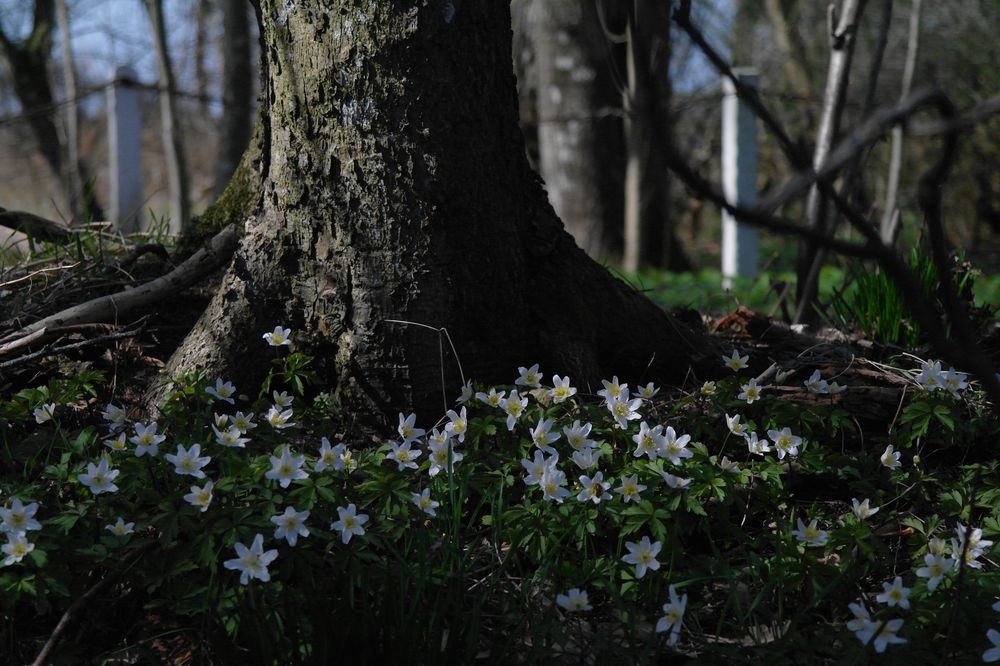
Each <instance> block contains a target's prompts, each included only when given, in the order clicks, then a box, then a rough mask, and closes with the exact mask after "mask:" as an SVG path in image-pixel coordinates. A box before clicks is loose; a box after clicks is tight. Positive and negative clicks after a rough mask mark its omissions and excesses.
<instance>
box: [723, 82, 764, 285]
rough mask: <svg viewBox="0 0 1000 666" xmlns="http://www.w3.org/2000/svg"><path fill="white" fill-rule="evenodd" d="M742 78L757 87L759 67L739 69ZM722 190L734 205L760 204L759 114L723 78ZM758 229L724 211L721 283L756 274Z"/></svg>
mask: <svg viewBox="0 0 1000 666" xmlns="http://www.w3.org/2000/svg"><path fill="white" fill-rule="evenodd" d="M733 73H734V74H736V76H737V78H739V80H740V81H741V82H742V83H744V84H746V85H748V86H753V87H756V86H757V70H755V69H752V68H736V69H734V70H733ZM722 91H723V94H724V97H723V100H722V192H723V194H724V195H725V197H726V200H727V201H729V203H731V204H735V205H738V206H744V207H747V208H751V207H753V206H754V205H755V204H756V203H757V117H756V116H755V115H754V113H753V111H752V110H751V109H750V107H748V106H747V105H746V104H744V103H743V101H742V100H740V98H739V97H738V96H737V95H736V89H735V87H734V86H733V84H732V81H730V80H729V79H728V78H723V79H722ZM757 236H758V233H757V229H755V228H753V227H750V226H747V225H745V224H740V223H739V222H737V221H736V218H734V217H733V216H732V215H730V214H729V213H727V212H725V211H723V213H722V286H723V288H725V289H729V288H731V287H732V284H733V278H734V277H747V278H754V277H757V270H758V257H757V254H758V251H757Z"/></svg>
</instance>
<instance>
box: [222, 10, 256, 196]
mask: <svg viewBox="0 0 1000 666" xmlns="http://www.w3.org/2000/svg"><path fill="white" fill-rule="evenodd" d="M220 6H221V8H222V66H223V77H222V80H223V84H222V86H223V91H222V103H223V106H224V109H225V110H224V112H223V114H222V128H221V129H222V132H221V134H222V137H221V142H220V145H219V162H218V166H217V167H216V170H215V194H216V196H219V195H220V194H222V192H223V190H225V189H226V184H227V183H228V182H229V179H230V178H231V177H232V175H233V172H234V171H235V170H236V165H237V164H239V163H240V158H241V157H242V155H243V151H244V150H246V147H247V144H248V143H249V141H250V132H251V130H252V127H253V126H252V123H253V108H252V107H253V63H252V62H251V57H252V56H251V54H250V17H249V9H250V6H249V4H248V3H247V1H246V0H222V2H221V3H220Z"/></svg>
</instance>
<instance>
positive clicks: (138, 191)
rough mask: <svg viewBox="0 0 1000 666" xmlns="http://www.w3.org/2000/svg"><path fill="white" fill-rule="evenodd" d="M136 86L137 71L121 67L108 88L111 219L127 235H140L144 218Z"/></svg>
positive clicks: (139, 106)
mask: <svg viewBox="0 0 1000 666" xmlns="http://www.w3.org/2000/svg"><path fill="white" fill-rule="evenodd" d="M137 83H138V76H137V75H136V73H135V70H133V69H132V68H131V67H128V66H122V67H119V68H117V69H116V70H115V78H114V81H113V82H112V85H111V87H109V88H108V144H109V145H108V154H109V155H110V156H111V165H110V169H109V171H110V174H109V176H110V181H111V219H112V221H113V222H114V223H115V225H116V226H117V228H118V229H119V230H120V231H123V232H125V233H129V232H133V231H138V230H139V229H140V228H141V222H140V220H141V216H142V107H141V104H140V101H141V100H140V96H141V95H142V91H141V90H140V89H139V87H138V85H137Z"/></svg>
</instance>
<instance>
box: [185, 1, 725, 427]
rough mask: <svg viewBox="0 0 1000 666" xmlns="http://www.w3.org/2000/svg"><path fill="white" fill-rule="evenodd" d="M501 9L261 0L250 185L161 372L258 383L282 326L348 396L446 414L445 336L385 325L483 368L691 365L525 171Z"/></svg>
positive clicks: (581, 379)
mask: <svg viewBox="0 0 1000 666" xmlns="http://www.w3.org/2000/svg"><path fill="white" fill-rule="evenodd" d="M411 5H412V6H411ZM509 11H510V8H509V4H508V3H506V2H462V3H459V2H455V1H454V0H420V1H417V2H413V3H382V2H377V3H376V2H370V1H368V0H337V1H331V0H299V1H298V2H296V3H295V4H290V3H286V2H283V1H281V0H261V2H260V8H259V14H258V16H259V17H263V19H262V20H261V21H260V23H261V26H260V27H261V40H262V72H263V87H264V88H263V95H262V97H263V100H262V103H263V104H264V105H265V107H266V108H265V109H264V110H263V111H262V113H261V115H260V117H261V118H262V121H263V122H264V125H263V126H262V128H260V129H261V131H262V133H263V137H262V140H261V145H262V146H263V159H262V161H261V163H260V165H259V169H260V171H259V172H260V174H261V179H262V188H261V190H260V191H261V192H262V195H261V197H260V201H259V204H258V205H257V206H256V212H255V213H254V214H253V215H252V216H250V219H249V220H248V221H247V223H246V225H245V229H246V231H245V234H244V236H243V238H242V240H241V242H240V245H239V247H238V249H237V251H236V253H235V256H234V259H233V262H232V264H231V266H230V268H229V270H228V271H227V273H226V274H225V276H224V278H223V281H222V284H221V286H220V288H219V290H218V292H217V294H216V295H215V297H214V299H213V300H212V302H211V303H210V305H209V307H208V308H207V310H206V312H205V313H204V315H203V316H202V318H201V320H200V321H199V322H198V324H197V325H196V326H195V328H194V330H192V332H191V333H190V334H189V336H188V338H187V339H186V340H185V341H184V343H183V344H182V345H181V347H180V348H179V349H178V350H177V352H176V353H175V354H174V356H173V358H172V359H171V361H170V363H169V370H170V371H171V372H173V373H176V372H178V371H181V370H185V369H191V368H195V367H200V368H206V369H207V370H208V372H209V373H210V374H212V375H215V374H219V375H223V376H226V377H227V378H230V379H232V380H234V381H235V382H236V383H237V386H240V385H241V384H242V385H244V386H249V385H252V383H253V382H257V381H259V380H260V379H261V377H262V376H263V373H264V372H265V370H266V367H265V366H266V364H265V363H263V362H255V363H252V362H248V359H260V358H261V357H262V355H263V352H264V351H265V350H266V347H265V346H264V345H265V343H264V341H263V340H262V339H261V335H262V334H263V333H264V332H265V331H267V330H271V329H272V328H273V327H274V326H275V325H276V324H282V325H285V326H291V327H292V328H293V329H294V330H295V331H296V334H295V336H294V339H295V344H296V346H297V348H299V349H302V350H303V351H306V352H308V353H310V354H312V355H314V356H315V357H316V358H317V364H318V367H317V370H318V373H319V376H320V378H321V380H322V381H323V382H324V384H325V385H326V386H327V387H329V388H330V389H331V390H333V391H334V396H335V398H336V399H337V400H338V401H339V402H340V404H341V405H343V406H345V407H347V408H353V409H356V410H359V413H361V414H365V413H370V414H375V415H378V414H382V415H391V414H394V413H395V411H398V410H399V409H400V408H402V407H403V406H406V405H411V406H415V407H417V408H418V409H419V408H430V409H435V408H437V409H439V408H440V405H441V402H440V396H441V390H442V387H441V379H440V377H441V367H440V365H441V361H440V356H439V349H440V348H439V342H440V341H439V338H438V335H437V334H435V333H434V332H433V331H427V330H426V329H423V328H420V327H416V326H408V325H403V324H395V323H390V322H388V321H387V320H389V319H396V320H406V321H412V322H419V323H422V324H427V325H430V326H434V327H442V326H443V327H446V328H447V330H448V332H449V334H450V336H451V338H452V340H453V341H454V343H455V346H456V348H457V351H458V354H459V355H460V357H461V361H462V365H463V368H464V371H465V374H466V376H467V377H474V378H476V379H479V380H483V381H510V380H511V379H512V378H513V373H514V372H515V368H516V367H517V366H518V365H524V364H530V363H534V362H539V363H541V364H542V369H543V371H545V372H547V373H560V374H567V373H568V374H569V375H570V376H571V377H572V378H573V381H574V383H575V385H577V386H580V387H581V388H582V390H583V391H587V390H588V389H590V390H593V389H594V388H595V384H598V383H599V382H598V380H599V378H600V377H601V376H606V375H610V374H611V373H618V374H619V376H622V375H624V376H628V377H631V378H633V379H635V380H637V379H639V378H640V376H643V375H645V376H648V377H649V378H650V379H653V378H656V379H659V380H664V381H669V380H680V379H681V378H682V377H683V375H684V374H685V372H686V370H687V368H688V365H689V363H690V362H691V360H692V358H696V357H699V356H700V355H701V353H702V351H703V349H704V347H705V345H706V343H705V340H704V338H703V337H702V336H701V334H700V333H698V332H695V331H692V330H690V329H688V328H687V327H685V326H684V325H682V324H680V323H679V322H677V321H675V320H674V319H673V318H671V317H670V316H668V315H667V314H666V313H664V312H663V311H662V310H660V309H659V308H657V307H656V306H655V305H653V304H652V303H651V302H649V301H648V300H647V299H646V298H645V297H643V296H642V295H641V294H639V293H637V292H636V291H634V290H633V289H631V288H630V287H628V286H627V285H625V284H623V283H621V282H619V281H617V280H615V279H613V278H612V277H611V276H610V275H609V274H608V273H607V271H605V270H604V269H603V268H602V267H601V266H599V265H598V264H596V263H594V262H593V261H592V260H590V259H588V258H587V257H586V255H585V254H584V253H583V251H582V250H581V249H580V248H579V247H577V246H576V245H575V243H574V242H573V239H572V237H571V236H570V235H569V234H567V233H566V232H565V230H564V229H563V227H562V225H561V224H560V222H559V220H558V218H557V217H556V216H555V214H554V213H553V211H552V208H551V206H550V205H549V204H548V202H547V200H546V197H545V192H544V191H543V190H542V188H541V186H540V184H539V182H538V179H537V177H536V176H535V174H534V173H533V172H532V170H531V169H530V168H529V166H528V163H527V160H526V158H525V155H524V144H523V138H522V136H521V132H520V130H519V128H518V123H517V99H516V91H515V82H514V77H513V74H512V66H511V52H510V48H511V33H510V14H509ZM445 348H447V345H445ZM647 366H648V367H647ZM444 371H445V375H446V378H447V379H446V381H447V387H446V388H447V390H448V392H449V393H450V394H453V395H457V390H458V371H457V367H456V364H455V362H454V359H452V358H450V357H446V358H445V359H444Z"/></svg>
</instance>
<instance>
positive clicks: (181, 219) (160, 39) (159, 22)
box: [146, 0, 191, 234]
mask: <svg viewBox="0 0 1000 666" xmlns="http://www.w3.org/2000/svg"><path fill="white" fill-rule="evenodd" d="M146 11H147V13H148V14H149V20H150V24H151V27H152V30H153V50H154V51H155V52H156V79H157V81H159V83H160V86H159V87H160V91H159V93H160V94H159V97H160V126H161V131H162V134H163V152H164V161H166V163H167V183H168V187H169V188H170V231H171V233H174V234H177V233H180V232H181V231H182V230H183V229H184V228H185V227H186V226H187V223H188V221H189V220H190V219H191V199H190V193H189V191H188V174H187V160H186V159H185V157H184V141H183V139H182V137H181V129H180V126H179V124H178V121H179V116H178V113H177V94H176V92H177V84H176V83H175V82H174V72H173V68H172V67H171V64H170V50H169V48H168V47H167V33H166V27H165V25H164V22H163V0H146Z"/></svg>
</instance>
